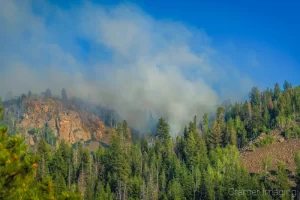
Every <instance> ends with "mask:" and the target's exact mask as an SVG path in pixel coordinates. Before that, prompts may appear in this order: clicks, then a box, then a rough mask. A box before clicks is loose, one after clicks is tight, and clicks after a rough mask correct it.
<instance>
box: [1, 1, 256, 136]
mask: <svg viewBox="0 0 300 200" xmlns="http://www.w3.org/2000/svg"><path fill="white" fill-rule="evenodd" d="M0 5H1V6H0V26H1V30H0V43H1V45H0V94H1V95H2V96H3V95H4V94H5V93H6V92H7V91H12V92H13V94H15V95H18V94H21V93H27V91H28V90H31V91H33V92H36V93H39V92H42V91H44V90H45V89H46V88H50V89H51V90H52V92H53V93H56V94H59V92H60V90H61V88H63V87H64V88H66V89H67V90H68V93H69V94H72V95H75V96H79V97H84V98H86V97H88V96H89V98H91V99H92V100H93V101H95V102H97V103H101V104H102V105H105V106H109V107H112V108H114V109H116V110H117V111H118V112H119V113H120V115H121V117H122V118H124V119H126V120H128V122H129V124H130V125H131V126H134V127H136V128H141V127H142V126H143V125H144V123H145V120H146V117H147V116H146V112H147V111H151V112H152V114H153V115H154V116H155V117H161V116H162V117H165V118H167V119H168V122H169V124H170V126H171V128H172V134H174V135H175V134H177V133H178V132H180V131H181V130H182V126H183V125H185V124H186V123H187V122H188V121H190V120H191V119H192V118H193V116H194V115H197V116H198V117H202V115H203V114H204V113H205V112H212V111H214V109H215V107H216V106H217V105H218V104H219V103H220V102H221V101H222V100H224V99H227V98H228V97H230V98H231V99H233V100H237V99H240V98H241V97H242V96H243V95H245V93H246V92H247V91H249V89H250V86H251V85H252V81H251V80H250V79H249V78H248V77H247V76H245V75H243V74H242V73H240V72H239V70H238V69H237V68H236V67H235V66H234V65H232V64H231V62H230V60H231V58H228V57H226V56H223V52H221V51H219V50H218V49H217V48H215V47H214V46H213V45H212V40H213V38H210V37H209V36H208V35H207V34H206V33H205V32H204V31H203V30H199V29H197V28H195V27H190V26H188V25H186V24H184V23H181V22H176V21H171V20H164V19H163V20H162V19H155V18H154V17H152V16H150V15H148V14H147V13H144V12H143V11H142V10H141V9H140V8H139V7H137V6H136V5H132V4H119V5H115V6H104V5H99V4H93V3H85V4H84V5H81V6H80V7H73V8H71V9H67V10H66V9H61V8H58V7H57V6H54V5H52V4H50V3H47V2H46V1H45V2H44V1H39V3H37V2H34V3H33V2H32V1H30V0H26V1H17V0H11V1H6V0H0Z"/></svg>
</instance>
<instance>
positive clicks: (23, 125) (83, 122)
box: [4, 97, 111, 149]
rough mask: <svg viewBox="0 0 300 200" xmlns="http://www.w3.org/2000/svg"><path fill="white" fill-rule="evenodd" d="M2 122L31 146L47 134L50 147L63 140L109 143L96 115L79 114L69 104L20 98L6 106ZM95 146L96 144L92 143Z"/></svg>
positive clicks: (60, 101)
mask: <svg viewBox="0 0 300 200" xmlns="http://www.w3.org/2000/svg"><path fill="white" fill-rule="evenodd" d="M4 106H5V114H4V117H5V121H6V123H7V124H9V126H10V127H11V130H14V131H15V132H19V133H20V134H22V135H23V136H24V138H25V139H26V140H27V141H28V142H29V143H30V144H31V145H34V144H35V143H36V142H37V141H38V140H39V138H40V137H41V135H42V134H45V133H46V132H47V130H48V134H47V136H45V135H43V136H45V137H46V139H48V140H49V143H52V144H53V142H54V141H56V140H64V141H66V142H68V143H70V144H74V143H76V142H87V143H89V144H91V146H96V147H94V148H93V149H95V148H97V147H98V146H99V145H97V143H99V142H102V143H106V144H108V143H109V141H110V136H109V134H108V133H109V132H110V131H111V128H110V127H107V126H105V125H104V122H103V121H102V120H101V119H100V118H99V117H98V116H96V115H95V114H92V113H89V112H87V111H82V110H80V109H78V108H76V106H75V105H73V104H71V102H70V101H68V102H65V101H62V100H61V99H55V98H43V97H39V98H26V97H25V98H19V99H18V100H17V101H15V102H14V101H11V102H5V103H4ZM95 142H96V143H95Z"/></svg>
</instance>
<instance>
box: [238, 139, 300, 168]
mask: <svg viewBox="0 0 300 200" xmlns="http://www.w3.org/2000/svg"><path fill="white" fill-rule="evenodd" d="M297 151H300V139H288V140H284V141H283V140H282V139H281V141H277V142H275V143H273V144H270V145H268V146H266V147H261V148H256V149H255V150H254V151H253V152H251V151H249V150H245V151H242V152H241V160H242V164H243V165H244V166H246V167H247V168H248V170H249V172H250V173H260V172H262V168H263V167H262V163H263V159H264V158H265V157H266V156H269V157H270V158H271V159H272V167H271V170H275V169H276V168H277V166H278V163H279V161H283V162H285V164H286V167H287V169H289V170H290V171H291V172H292V173H294V172H295V169H296V166H295V162H294V154H295V153H296V152H297Z"/></svg>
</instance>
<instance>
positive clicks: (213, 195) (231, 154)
mask: <svg viewBox="0 0 300 200" xmlns="http://www.w3.org/2000/svg"><path fill="white" fill-rule="evenodd" d="M1 110H2V109H1ZM197 117H198V116H197ZM197 117H196V116H195V117H194V119H191V122H190V123H189V124H187V126H186V128H185V129H184V130H183V133H182V134H181V135H180V136H177V137H176V138H173V137H171V133H170V127H169V125H168V122H167V121H166V120H165V119H164V118H160V119H159V121H158V122H157V125H156V128H155V130H154V135H147V134H144V135H143V136H142V137H141V139H139V140H137V141H135V142H133V141H132V139H131V137H130V133H129V129H128V125H127V123H126V121H123V122H119V123H116V124H115V126H112V127H115V128H111V129H110V133H109V134H110V135H111V137H112V139H111V142H110V144H109V146H108V147H103V146H102V145H99V148H98V149H97V150H95V151H90V150H89V149H87V148H85V147H84V146H83V145H82V143H80V142H77V143H75V144H73V145H71V144H70V143H68V141H66V140H61V141H60V142H57V144H56V145H53V144H52V143H51V142H48V141H47V137H43V136H44V135H45V134H41V137H39V139H38V141H37V145H36V148H34V147H29V146H28V145H27V144H26V143H25V141H24V140H23V139H22V138H21V137H20V134H21V133H20V134H17V135H14V134H13V132H9V133H10V134H8V130H7V128H5V127H4V126H3V127H1V135H0V141H1V143H0V199H22V198H23V199H86V200H90V199H100V200H101V199H103V200H104V199H124V200H125V199H178V200H181V199H292V198H294V197H296V198H298V196H299V195H300V194H299V191H300V152H296V153H295V155H292V157H293V158H294V165H295V173H294V174H292V173H291V172H290V171H289V170H287V165H288V164H289V163H283V162H280V163H278V165H277V166H276V169H275V170H273V169H272V170H271V168H270V166H271V165H272V162H273V160H272V159H271V158H270V157H265V158H264V159H263V162H262V163H261V165H262V168H263V170H262V172H260V173H251V174H250V173H249V171H248V169H247V168H246V167H245V166H244V165H242V162H241V156H240V152H241V151H244V150H245V149H247V147H249V146H248V144H249V143H251V142H252V141H254V140H255V139H257V138H258V137H259V136H260V135H261V134H262V133H263V134H264V135H266V136H269V134H271V133H272V132H273V131H274V130H276V131H279V134H280V135H282V137H284V138H285V139H286V140H289V139H290V138H293V140H298V139H297V138H298V137H299V136H300V127H299V123H300V87H295V88H293V87H292V86H291V84H289V83H288V82H285V83H284V86H283V89H281V88H280V86H279V84H275V87H274V88H273V89H267V90H265V91H260V90H259V89H258V88H257V87H254V88H253V89H252V90H251V92H250V94H249V100H247V101H245V102H240V103H234V104H231V103H229V102H227V103H224V104H223V106H220V107H218V108H217V110H216V114H215V116H208V114H205V115H204V116H203V117H202V118H201V119H200V120H199V118H197ZM210 118H214V120H213V121H210V120H209V119H210ZM269 137H271V136H269ZM269 137H264V138H267V139H264V140H262V141H261V142H260V143H257V145H256V148H262V147H265V146H268V145H270V144H271V143H272V141H271V140H272V139H268V138H269ZM248 151H256V149H254V148H253V149H249V148H248ZM254 159H255V158H254Z"/></svg>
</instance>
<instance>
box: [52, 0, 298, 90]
mask: <svg viewBox="0 0 300 200" xmlns="http://www.w3.org/2000/svg"><path fill="white" fill-rule="evenodd" d="M50 2H51V3H52V4H55V5H58V6H60V7H61V8H63V9H70V8H72V7H74V6H81V5H82V2H83V1H81V0H76V1H57V0H51V1H50ZM92 2H94V3H97V4H101V5H110V6H113V5H115V4H119V3H134V4H136V5H138V6H139V7H140V8H141V9H142V10H144V11H145V12H146V13H148V14H149V15H151V16H152V17H154V18H156V19H169V20H174V21H180V22H182V23H184V24H187V25H189V26H193V27H197V28H199V29H201V30H204V31H205V32H206V33H207V34H208V35H209V37H211V38H212V43H213V45H215V46H216V47H217V48H220V49H224V51H225V52H227V50H229V51H228V52H230V53H229V56H230V57H232V58H233V62H235V63H236V65H237V66H238V67H239V68H240V70H241V71H243V72H245V73H247V74H249V76H250V77H251V78H252V79H253V80H255V82H256V83H257V85H259V86H261V87H266V86H269V87H272V85H273V84H274V83H275V82H279V83H282V82H283V81H284V80H285V79H287V80H289V81H290V82H292V83H293V84H294V85H298V84H300V78H299V76H298V75H299V74H300V51H299V46H300V39H299V34H300V21H299V19H300V12H299V9H300V2H299V1H291V0H288V1H277V0H276V1H231V0H230V1H216V0H211V1H193V0H188V1H184V2H183V1H179V0H173V1H172V2H170V1H157V0H142V1H136V0H135V1H116V0H112V1H107V0H104V1H101V0H93V1H92ZM81 42H82V41H81ZM82 44H83V45H84V47H88V43H84V42H82ZM249 54H252V55H249ZM245 57H246V58H245ZM247 57H250V58H253V59H257V64H258V65H257V66H255V67H249V66H248V65H247V64H245V63H244V62H247V61H245V60H246V59H247ZM254 62H256V61H254Z"/></svg>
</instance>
